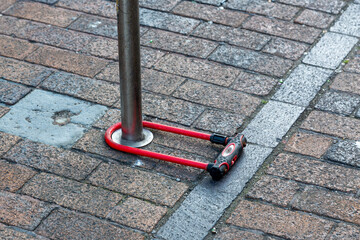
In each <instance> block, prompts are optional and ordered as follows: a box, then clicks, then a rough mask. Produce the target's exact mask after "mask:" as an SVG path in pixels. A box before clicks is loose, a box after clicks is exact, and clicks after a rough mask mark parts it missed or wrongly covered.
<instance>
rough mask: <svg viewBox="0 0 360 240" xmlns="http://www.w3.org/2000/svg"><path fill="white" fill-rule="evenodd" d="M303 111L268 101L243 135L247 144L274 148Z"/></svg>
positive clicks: (302, 109)
mask: <svg viewBox="0 0 360 240" xmlns="http://www.w3.org/2000/svg"><path fill="white" fill-rule="evenodd" d="M304 109H305V108H304V107H300V106H295V105H291V104H288V103H282V102H276V101H270V102H269V103H267V104H266V105H265V106H264V107H263V109H261V111H260V112H259V113H258V114H257V115H256V117H255V118H254V119H253V120H252V121H251V122H250V124H249V125H248V126H247V127H246V129H245V130H244V132H243V134H244V135H245V136H246V138H247V140H248V142H251V143H256V144H259V145H263V146H266V147H276V145H277V144H278V143H279V142H280V141H281V139H282V137H283V136H284V135H285V134H286V133H287V131H289V129H290V127H291V126H292V125H293V124H294V122H295V121H296V119H297V118H298V117H299V116H300V114H301V113H302V112H303V111H304Z"/></svg>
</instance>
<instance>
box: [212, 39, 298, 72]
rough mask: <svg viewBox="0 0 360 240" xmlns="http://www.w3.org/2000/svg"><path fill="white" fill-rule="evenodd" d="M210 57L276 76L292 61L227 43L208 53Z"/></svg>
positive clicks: (289, 65) (285, 70)
mask: <svg viewBox="0 0 360 240" xmlns="http://www.w3.org/2000/svg"><path fill="white" fill-rule="evenodd" d="M210 59H211V60H214V61H217V62H221V63H226V64H229V65H232V66H235V67H241V68H246V69H249V70H253V71H256V72H260V73H265V74H269V75H274V76H277V77H281V76H283V75H284V74H285V73H286V72H287V70H289V69H290V68H291V67H292V63H293V62H292V61H290V60H287V59H283V58H280V57H276V56H269V55H265V54H261V53H258V52H255V51H250V50H245V49H241V48H238V47H233V46H229V45H224V46H220V47H219V48H217V49H216V50H215V52H214V53H213V54H211V55H210Z"/></svg>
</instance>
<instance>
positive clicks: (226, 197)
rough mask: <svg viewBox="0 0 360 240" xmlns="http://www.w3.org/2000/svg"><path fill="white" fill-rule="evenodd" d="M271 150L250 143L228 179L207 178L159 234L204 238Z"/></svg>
mask: <svg viewBox="0 0 360 240" xmlns="http://www.w3.org/2000/svg"><path fill="white" fill-rule="evenodd" d="M271 152H272V148H266V147H261V146H257V145H251V144H249V145H248V146H247V147H246V148H245V151H244V152H243V155H242V157H241V158H240V160H239V162H237V163H236V165H234V167H233V168H232V169H231V171H230V172H229V174H228V175H227V176H226V177H225V178H223V179H222V180H220V181H218V182H214V181H212V180H211V178H210V177H207V178H205V179H204V180H203V181H202V182H201V183H200V184H199V185H198V186H196V187H195V189H194V190H193V191H192V192H191V193H190V194H189V196H188V197H187V198H186V199H185V201H184V202H183V203H182V205H181V206H180V208H179V209H178V210H177V211H176V212H175V213H174V214H173V215H172V216H171V217H170V219H169V220H168V221H167V222H166V224H165V225H164V226H163V227H162V228H161V229H160V230H159V232H158V234H157V235H158V236H159V237H161V238H164V239H184V240H185V239H186V240H187V239H193V240H196V239H203V238H204V237H205V236H206V235H207V234H208V232H209V230H210V229H211V228H212V227H213V226H214V224H215V223H216V222H217V220H218V219H219V218H220V217H221V215H222V213H223V212H224V210H225V209H226V208H227V207H228V206H229V205H230V204H231V202H232V201H233V200H234V199H235V198H236V196H237V195H238V194H239V193H240V192H241V191H242V189H243V188H244V186H245V184H246V183H247V182H248V181H249V180H250V178H251V177H252V176H253V175H254V174H255V172H256V171H257V169H258V168H259V167H260V165H261V164H262V163H263V162H264V160H265V159H266V158H267V157H268V156H269V154H270V153H271ZM179 223H181V224H179Z"/></svg>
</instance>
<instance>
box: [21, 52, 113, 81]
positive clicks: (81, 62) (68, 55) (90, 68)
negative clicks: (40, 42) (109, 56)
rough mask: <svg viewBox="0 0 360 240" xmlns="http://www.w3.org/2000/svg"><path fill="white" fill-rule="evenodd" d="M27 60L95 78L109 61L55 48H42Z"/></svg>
mask: <svg viewBox="0 0 360 240" xmlns="http://www.w3.org/2000/svg"><path fill="white" fill-rule="evenodd" d="M26 60H28V61H30V62H33V63H36V64H41V65H45V66H49V67H53V68H58V69H60V70H64V71H68V72H72V73H76V74H79V75H83V76H87V77H94V76H95V75H96V74H97V73H98V72H100V71H101V70H102V69H103V68H104V67H105V66H106V65H107V64H108V61H106V60H103V59H100V58H96V57H91V56H86V55H80V54H76V53H74V52H70V51H65V50H61V49H58V48H53V47H41V48H39V49H38V50H36V51H35V52H34V53H33V54H31V55H30V56H29V57H27V58H26Z"/></svg>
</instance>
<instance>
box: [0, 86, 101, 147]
mask: <svg viewBox="0 0 360 240" xmlns="http://www.w3.org/2000/svg"><path fill="white" fill-rule="evenodd" d="M106 109H107V108H106V107H104V106H101V105H95V104H91V103H88V102H84V101H81V100H77V99H74V98H71V97H67V96H62V95H59V94H54V93H50V92H46V91H42V90H34V91H33V92H32V93H31V94H29V95H27V96H26V97H25V98H23V99H22V100H21V101H20V102H19V103H18V104H16V105H14V106H13V107H12V108H11V110H10V111H9V112H8V113H7V114H6V115H5V116H4V117H2V118H1V119H0V130H1V131H5V132H8V133H11V134H15V135H18V136H23V137H26V138H29V139H31V140H33V141H39V142H43V143H45V144H50V145H55V146H63V147H69V146H71V145H72V144H73V143H75V142H76V141H77V140H78V139H79V138H80V137H81V136H82V134H83V133H84V131H85V129H86V128H85V126H86V125H90V124H92V123H93V122H94V121H95V120H97V119H98V118H100V117H101V116H102V115H103V114H104V113H105V111H106ZM61 113H64V114H65V115H66V113H68V116H61ZM71 115H73V116H71ZM57 117H58V118H57ZM68 118H69V119H68ZM66 122H68V124H65V123H66Z"/></svg>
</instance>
